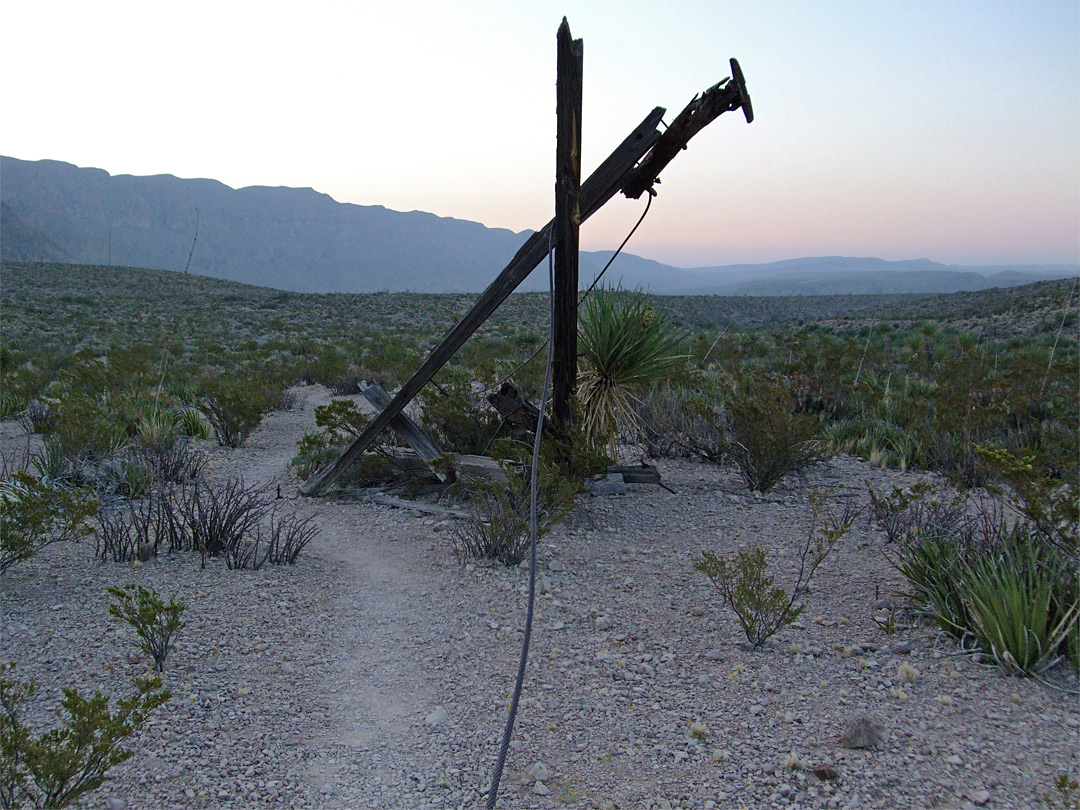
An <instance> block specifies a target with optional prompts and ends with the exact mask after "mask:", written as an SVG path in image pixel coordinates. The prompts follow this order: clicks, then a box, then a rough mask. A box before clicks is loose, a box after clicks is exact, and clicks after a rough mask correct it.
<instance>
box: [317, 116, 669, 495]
mask: <svg viewBox="0 0 1080 810" xmlns="http://www.w3.org/2000/svg"><path fill="white" fill-rule="evenodd" d="M664 112H665V110H664V108H663V107H657V108H655V109H654V110H653V111H652V112H651V113H649V114H648V115H647V116H646V117H645V120H643V121H642V122H641V123H640V124H638V125H637V127H636V128H635V129H634V131H633V132H631V133H630V135H629V136H628V137H627V138H626V140H624V141H623V142H622V143H621V144H619V146H618V147H617V148H616V149H615V151H614V152H612V153H611V154H610V155H609V156H608V158H607V160H605V161H604V162H603V163H601V164H600V165H599V166H598V167H597V169H596V171H594V172H593V173H592V174H591V175H590V176H589V179H588V180H586V181H585V183H583V184H582V186H581V194H580V200H581V221H582V222H584V221H585V220H586V219H588V218H589V217H590V216H592V215H593V214H594V213H596V212H597V211H598V210H599V209H600V208H601V207H602V206H603V205H604V203H606V202H607V201H608V200H610V199H611V198H612V197H614V196H615V194H617V193H618V192H619V190H620V189H621V188H622V186H623V183H624V181H625V179H626V177H627V175H628V174H629V173H630V172H631V171H632V170H633V168H634V166H635V164H636V163H637V162H638V161H639V160H641V158H642V157H643V156H644V155H645V153H646V152H648V151H649V149H650V148H651V147H652V145H653V144H654V143H656V139H657V138H659V137H660V133H659V132H657V130H656V127H657V125H658V124H659V123H660V121H661V119H662V118H663V117H664ZM551 230H552V223H551V222H548V224H547V225H545V226H544V227H543V228H541V229H540V230H539V231H537V232H536V233H534V234H533V235H532V236H530V237H529V238H528V240H526V242H525V244H524V245H522V246H521V248H520V249H519V250H518V252H517V254H516V255H515V256H514V258H513V259H511V260H510V263H509V264H508V265H507V266H506V267H505V268H504V269H503V271H502V272H501V273H499V275H498V277H497V278H496V279H495V280H494V281H493V282H491V284H489V285H488V288H487V289H486V290H484V292H483V293H481V294H480V297H479V298H477V299H476V302H475V303H474V304H473V306H472V309H470V310H469V312H468V313H467V314H466V315H465V317H464V318H462V319H461V320H460V321H458V323H457V324H456V325H455V326H454V328H453V329H451V330H450V331H449V332H448V333H447V335H446V337H444V338H443V340H442V342H441V343H440V344H439V345H438V346H436V347H435V348H434V349H433V350H432V351H431V353H430V354H429V355H428V356H427V359H426V360H424V362H423V363H422V364H421V366H420V368H419V369H417V370H416V372H415V373H414V374H413V376H412V377H410V378H409V380H408V381H407V382H406V383H405V384H404V385H403V386H401V388H400V390H398V392H397V394H396V395H395V396H394V398H393V399H392V400H391V401H390V404H389V405H387V406H386V407H385V408H383V409H382V411H381V412H380V413H379V415H378V416H376V417H375V418H374V419H373V420H372V421H371V422H370V423H368V426H367V428H366V429H365V430H364V432H363V433H361V434H360V435H359V436H358V437H357V438H356V440H355V441H353V443H352V444H351V445H350V446H349V447H348V449H346V450H345V452H344V453H342V455H341V456H340V457H339V458H338V459H337V461H335V462H333V463H332V464H328V465H327V466H325V467H323V468H322V469H321V470H319V471H318V472H316V473H315V474H314V475H312V476H311V477H310V478H309V479H308V480H307V481H306V482H305V483H304V485H303V486H302V487H300V494H301V495H317V494H319V493H320V492H322V491H323V490H324V489H325V488H326V487H327V486H329V485H330V484H331V483H333V481H334V480H335V479H336V478H337V477H338V476H339V475H341V473H342V472H343V471H344V470H346V469H347V468H348V467H349V465H350V464H352V463H353V462H354V461H356V459H357V458H358V457H359V456H360V454H361V453H363V452H364V451H365V450H366V449H367V448H368V447H369V446H370V445H371V443H372V442H373V441H374V440H375V439H376V438H377V437H378V436H379V434H380V433H382V432H383V431H384V430H385V429H386V428H387V426H388V425H389V424H390V422H391V420H392V419H393V418H394V416H396V415H397V414H399V413H401V411H402V410H403V409H404V408H405V406H406V405H408V404H409V402H410V401H411V400H412V398H413V397H415V396H416V395H417V394H418V393H419V391H420V389H421V388H423V387H424V385H425V384H426V383H427V382H428V380H430V379H431V378H432V377H434V376H435V374H436V372H438V370H439V369H440V368H442V367H443V366H444V365H445V364H446V361H447V360H449V359H450V358H451V357H453V356H454V354H455V353H456V352H457V350H458V349H460V348H461V347H462V345H464V343H465V341H466V340H468V339H469V337H471V336H472V334H473V333H474V332H475V331H476V330H477V329H479V328H480V326H481V325H482V324H483V323H484V321H486V320H487V319H488V317H489V316H490V315H491V313H492V312H494V311H495V310H496V309H497V308H498V306H499V304H501V303H502V302H503V301H505V300H506V298H507V296H509V295H510V293H512V292H513V291H514V290H515V289H517V287H518V285H520V284H521V282H522V281H524V280H525V279H526V277H528V275H529V273H531V272H532V271H533V269H535V267H536V266H537V265H538V264H540V262H541V261H543V259H544V257H545V256H547V253H548V248H549V239H550V237H551Z"/></svg>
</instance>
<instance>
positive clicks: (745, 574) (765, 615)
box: [694, 492, 855, 648]
mask: <svg viewBox="0 0 1080 810" xmlns="http://www.w3.org/2000/svg"><path fill="white" fill-rule="evenodd" d="M827 497H828V493H827V492H815V493H812V494H811V496H810V519H809V529H808V531H807V535H806V541H805V543H803V546H802V551H801V556H800V558H799V571H798V574H797V575H796V577H795V581H794V583H793V584H792V588H791V591H790V592H789V591H787V590H786V589H784V588H783V587H781V586H778V585H776V580H775V578H774V577H773V576H772V575H771V574H769V573H768V564H767V562H766V559H765V549H764V548H763V547H762V546H760V545H758V544H753V545H750V546H748V547H747V548H744V549H741V550H740V551H738V552H737V553H736V555H735V556H734V557H733V558H727V557H721V556H718V555H716V554H715V553H713V552H711V551H702V552H701V555H700V556H699V557H698V558H697V559H696V560H695V561H694V569H695V570H696V571H699V572H701V573H702V574H704V575H705V576H706V577H708V579H709V581H710V582H711V583H712V585H713V587H714V588H716V590H717V591H718V592H719V593H720V596H721V597H722V598H723V601H724V602H725V603H726V604H727V605H728V607H730V608H731V609H732V610H733V611H734V612H735V615H736V616H737V617H738V619H739V625H740V626H741V627H742V629H743V632H744V633H745V634H746V639H747V641H749V642H750V643H751V644H752V645H753V646H754V647H755V648H757V647H760V646H761V645H762V644H764V643H765V642H766V641H767V640H768V639H769V638H771V637H772V636H773V635H775V634H776V633H777V632H779V631H780V630H782V629H783V628H784V627H787V626H788V625H789V624H791V623H792V622H794V621H795V620H796V619H797V618H798V617H799V615H800V614H801V613H802V611H803V608H804V607H805V606H804V605H796V604H795V600H796V599H797V598H798V595H799V594H800V593H801V592H803V591H805V590H806V589H807V586H808V585H809V584H810V579H811V578H812V577H813V575H814V572H815V571H817V569H818V567H819V566H820V565H821V563H823V562H824V561H825V558H826V557H828V555H829V552H830V551H832V549H833V547H834V546H835V545H836V543H837V542H838V541H839V540H840V539H841V538H842V537H843V536H844V535H845V534H846V533H847V531H848V530H849V529H850V528H851V525H852V523H853V522H854V519H855V513H854V511H853V510H851V509H845V510H844V512H843V513H842V514H840V515H837V514H834V513H831V512H830V513H826V512H825V504H826V499H827Z"/></svg>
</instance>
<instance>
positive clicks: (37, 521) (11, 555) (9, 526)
mask: <svg viewBox="0 0 1080 810" xmlns="http://www.w3.org/2000/svg"><path fill="white" fill-rule="evenodd" d="M97 508H98V507H97V500H96V499H94V498H91V497H90V496H87V495H85V494H84V493H82V492H79V491H78V490H71V489H67V488H66V487H63V486H61V485H58V484H57V485H53V484H49V483H46V482H44V481H42V480H40V479H38V478H35V477H34V476H33V475H31V474H30V473H27V472H18V473H15V475H14V476H13V477H12V478H11V480H10V481H5V482H3V483H0V574H2V573H3V572H4V571H6V570H7V569H8V568H10V567H11V566H13V565H14V564H15V563H17V562H21V561H23V560H26V559H29V558H30V557H32V556H33V555H34V554H36V553H37V552H38V551H39V550H41V549H42V548H44V547H45V546H47V545H49V544H50V543H57V542H63V541H67V540H72V541H77V540H79V539H80V538H81V537H85V536H86V535H88V534H90V533H92V531H93V530H92V529H91V528H90V527H89V526H88V525H87V521H88V520H89V519H90V518H92V517H93V516H94V515H96V514H97Z"/></svg>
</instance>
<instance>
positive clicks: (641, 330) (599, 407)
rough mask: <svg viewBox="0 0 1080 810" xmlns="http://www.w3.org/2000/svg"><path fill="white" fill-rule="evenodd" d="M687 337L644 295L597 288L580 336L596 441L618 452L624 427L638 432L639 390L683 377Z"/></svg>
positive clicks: (582, 394) (588, 415) (581, 392)
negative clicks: (683, 346)
mask: <svg viewBox="0 0 1080 810" xmlns="http://www.w3.org/2000/svg"><path fill="white" fill-rule="evenodd" d="M682 340H683V333H682V332H680V331H678V330H677V329H676V328H675V326H674V324H673V323H672V319H671V316H670V315H668V314H667V313H666V312H658V311H656V310H655V309H654V308H653V305H652V303H651V302H650V300H649V298H648V297H647V296H646V295H645V294H643V293H641V292H637V291H635V292H624V291H622V290H603V289H597V290H596V291H594V292H593V294H592V295H591V296H590V297H589V298H588V300H587V301H586V302H585V305H584V307H583V309H582V312H581V320H580V325H579V335H578V351H579V354H580V363H581V366H580V369H581V370H580V372H579V373H578V401H579V403H580V405H581V410H582V413H583V427H584V429H585V434H586V436H587V437H588V438H589V440H590V441H592V442H594V443H596V444H598V445H603V444H607V445H608V446H609V447H610V448H611V449H612V450H614V449H615V447H616V445H617V442H618V436H619V429H620V427H628V428H632V429H633V428H637V426H638V418H637V415H636V413H635V409H634V405H633V403H634V401H635V397H634V394H633V391H634V389H635V388H637V387H639V386H642V385H646V384H647V383H651V382H655V381H657V380H662V379H666V378H668V377H671V376H673V375H675V374H676V373H678V372H679V371H680V370H681V369H682V368H683V367H684V365H685V363H686V359H687V355H686V353H685V352H681V351H680V343H681V342H682Z"/></svg>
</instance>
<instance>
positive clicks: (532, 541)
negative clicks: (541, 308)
mask: <svg viewBox="0 0 1080 810" xmlns="http://www.w3.org/2000/svg"><path fill="white" fill-rule="evenodd" d="M554 330H555V263H554V260H553V252H552V245H551V235H550V234H549V235H548V334H549V336H550V335H551V334H552V333H553V332H554ZM552 346H553V342H552V340H551V337H549V338H548V356H547V368H546V369H545V371H544V388H543V391H542V393H541V394H540V409H539V410H540V413H539V414H538V416H537V419H536V435H535V437H534V438H533V449H532V473H531V475H530V477H529V604H528V608H527V609H526V611H525V637H524V638H523V639H522V640H521V659H520V660H519V662H518V671H517V680H516V681H515V682H514V692H513V695H512V696H511V698H510V711H509V712H508V713H507V716H506V727H505V728H504V729H503V736H502V742H501V743H500V744H499V755H498V757H497V758H496V760H495V770H494V771H493V772H492V774H491V787H490V788H489V789H488V800H487V810H494V808H495V801H496V799H498V797H499V782H500V781H502V772H503V766H504V765H505V764H506V752H507V750H508V749H509V748H510V737H511V735H512V734H513V733H514V721H515V720H516V719H517V710H518V702H519V701H520V700H521V689H522V685H523V684H524V683H525V666H526V664H528V662H529V641H530V639H531V638H532V626H533V609H534V607H535V605H536V531H537V529H536V495H537V492H536V484H537V478H538V477H539V472H540V440H541V438H542V437H543V433H544V408H546V407H547V395H548V387H549V386H550V385H551V367H552V364H553V363H554V350H553V348H552Z"/></svg>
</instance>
